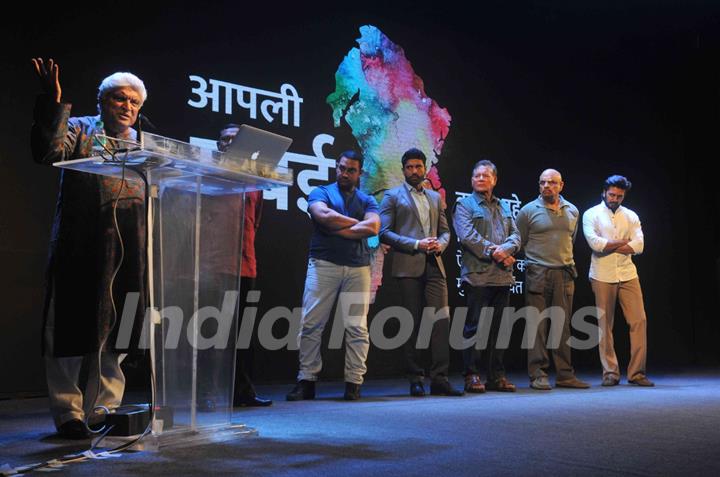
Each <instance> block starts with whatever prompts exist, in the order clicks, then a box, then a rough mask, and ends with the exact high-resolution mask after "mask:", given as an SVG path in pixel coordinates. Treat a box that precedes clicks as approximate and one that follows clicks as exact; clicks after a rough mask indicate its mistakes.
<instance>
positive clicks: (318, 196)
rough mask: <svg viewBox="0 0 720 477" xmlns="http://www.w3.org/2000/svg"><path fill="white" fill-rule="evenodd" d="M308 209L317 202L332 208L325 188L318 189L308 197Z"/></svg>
mask: <svg viewBox="0 0 720 477" xmlns="http://www.w3.org/2000/svg"><path fill="white" fill-rule="evenodd" d="M307 200H308V209H309V208H310V206H311V205H313V204H314V203H315V202H323V203H324V204H325V205H327V206H328V207H330V197H328V193H327V190H326V189H325V188H324V187H316V188H314V189H313V190H312V192H310V195H308V199H307Z"/></svg>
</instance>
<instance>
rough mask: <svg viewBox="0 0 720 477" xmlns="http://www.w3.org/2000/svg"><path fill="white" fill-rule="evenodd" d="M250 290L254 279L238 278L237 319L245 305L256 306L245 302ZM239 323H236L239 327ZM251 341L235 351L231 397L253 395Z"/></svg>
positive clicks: (252, 288)
mask: <svg viewBox="0 0 720 477" xmlns="http://www.w3.org/2000/svg"><path fill="white" fill-rule="evenodd" d="M250 290H255V279H254V278H248V277H241V278H240V300H242V301H241V303H240V312H239V319H240V320H242V317H243V315H244V313H245V307H246V306H248V305H249V306H258V304H257V303H251V304H248V303H247V294H248V292H249V291H250ZM239 326H240V324H238V328H239ZM252 350H253V342H252V340H251V341H250V346H248V347H247V348H245V349H238V350H236V353H235V388H234V389H235V391H234V393H233V399H234V400H235V401H237V400H238V399H240V400H242V399H252V398H254V397H255V387H254V386H253V383H252V381H251V380H250V369H251V366H252V359H253V351H252Z"/></svg>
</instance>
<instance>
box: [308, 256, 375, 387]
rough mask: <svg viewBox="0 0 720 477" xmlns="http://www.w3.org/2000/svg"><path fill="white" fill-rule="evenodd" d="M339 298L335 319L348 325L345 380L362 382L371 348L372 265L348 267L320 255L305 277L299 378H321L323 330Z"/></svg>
mask: <svg viewBox="0 0 720 477" xmlns="http://www.w3.org/2000/svg"><path fill="white" fill-rule="evenodd" d="M335 298H338V306H337V309H336V311H335V318H336V319H338V317H340V318H342V320H343V321H342V323H343V326H344V328H345V381H346V382H349V383H355V384H362V382H363V376H364V375H365V372H366V371H367V366H366V365H365V362H366V361H367V355H368V349H369V348H370V340H369V338H368V330H367V313H368V308H369V307H370V267H369V266H367V267H347V266H343V265H335V264H334V263H332V262H328V261H325V260H319V259H316V258H310V259H309V260H308V270H307V278H306V279H305V292H304V293H303V311H302V321H301V323H300V334H299V335H298V347H299V350H300V371H299V373H298V380H301V379H302V380H306V381H317V376H318V374H319V373H320V370H321V369H322V357H321V356H320V347H321V344H322V333H323V330H324V329H325V325H326V324H327V322H328V319H329V318H330V311H331V310H332V307H333V305H334V304H335ZM331 341H332V340H331Z"/></svg>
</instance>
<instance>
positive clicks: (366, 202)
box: [308, 182, 380, 267]
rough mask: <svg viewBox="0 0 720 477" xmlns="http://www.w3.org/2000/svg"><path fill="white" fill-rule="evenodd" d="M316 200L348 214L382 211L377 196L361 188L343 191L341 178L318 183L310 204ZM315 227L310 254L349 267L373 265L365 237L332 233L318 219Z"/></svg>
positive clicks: (309, 201) (350, 215) (348, 215)
mask: <svg viewBox="0 0 720 477" xmlns="http://www.w3.org/2000/svg"><path fill="white" fill-rule="evenodd" d="M315 202H323V203H325V204H326V205H327V206H328V207H329V208H330V209H332V210H334V211H335V212H338V213H340V214H342V215H345V216H347V217H352V218H354V219H357V220H363V219H364V218H365V214H366V213H368V212H374V213H376V214H379V213H380V209H379V208H378V204H377V201H376V200H375V198H374V197H372V196H369V195H367V194H365V193H364V192H362V191H360V190H358V189H357V188H356V189H355V191H353V193H352V194H350V195H349V196H348V197H345V196H344V195H343V193H342V192H341V191H340V188H339V187H338V185H337V182H333V183H332V184H329V185H326V186H320V187H316V188H315V190H313V191H312V192H311V193H310V195H309V196H308V208H309V207H310V206H311V205H313V204H314V203H315ZM313 225H314V231H313V235H312V238H311V239H310V258H317V259H320V260H326V261H328V262H332V263H334V264H335V265H344V266H348V267H364V266H367V265H370V250H369V248H368V246H367V244H366V243H365V242H366V241H365V239H360V240H350V239H346V238H343V237H339V236H337V235H332V234H329V233H327V232H325V230H323V228H322V227H320V226H319V225H318V224H317V223H316V222H315V221H313Z"/></svg>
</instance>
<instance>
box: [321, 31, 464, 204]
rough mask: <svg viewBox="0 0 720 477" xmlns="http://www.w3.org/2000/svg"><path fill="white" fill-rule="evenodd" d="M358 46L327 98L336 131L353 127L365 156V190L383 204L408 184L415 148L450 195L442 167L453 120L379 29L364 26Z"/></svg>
mask: <svg viewBox="0 0 720 477" xmlns="http://www.w3.org/2000/svg"><path fill="white" fill-rule="evenodd" d="M357 42H358V45H359V48H353V49H352V50H350V52H349V53H348V54H347V56H346V57H345V58H344V59H343V61H342V63H340V66H339V67H338V69H337V72H336V73H335V92H333V93H332V94H330V95H329V96H328V97H327V103H328V105H330V106H331V107H332V110H333V120H334V123H335V127H340V126H341V123H342V120H343V119H345V122H346V123H347V124H348V125H349V126H350V128H351V130H352V134H353V136H354V137H355V139H356V140H357V143H358V145H359V147H360V152H362V154H363V155H364V156H365V164H364V169H365V175H364V176H363V178H362V185H361V188H362V190H363V191H364V192H367V193H371V194H374V195H375V197H376V198H378V200H380V198H381V197H382V192H383V191H384V190H386V189H389V188H391V187H395V186H398V185H400V184H401V183H402V182H403V181H404V178H403V175H402V167H401V165H400V158H401V157H402V154H403V153H404V152H405V151H406V150H408V149H410V148H411V147H417V148H419V149H420V150H422V151H423V152H424V153H425V155H426V156H427V158H428V161H429V164H426V167H427V168H428V178H429V179H430V182H431V185H432V188H433V189H436V190H439V191H440V193H441V194H442V195H443V197H444V196H445V191H444V189H442V183H441V181H440V176H439V174H438V169H437V164H438V161H439V157H438V156H439V155H440V153H441V151H442V147H443V143H444V141H445V138H446V137H447V135H448V131H449V129H450V121H451V117H450V114H449V113H448V111H447V109H445V108H441V107H440V106H439V105H438V104H437V103H436V102H435V101H434V100H433V99H432V98H429V97H428V96H427V95H426V94H425V87H424V85H423V80H422V79H421V78H420V77H419V76H418V75H416V74H415V71H414V70H413V68H412V65H411V64H410V61H408V59H407V58H406V57H405V52H404V51H403V49H402V48H401V47H400V46H398V45H396V44H395V43H393V42H392V41H390V39H389V38H388V37H387V36H385V34H383V32H381V31H380V30H379V29H377V28H376V27H374V26H371V25H366V26H363V27H360V38H358V39H357Z"/></svg>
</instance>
